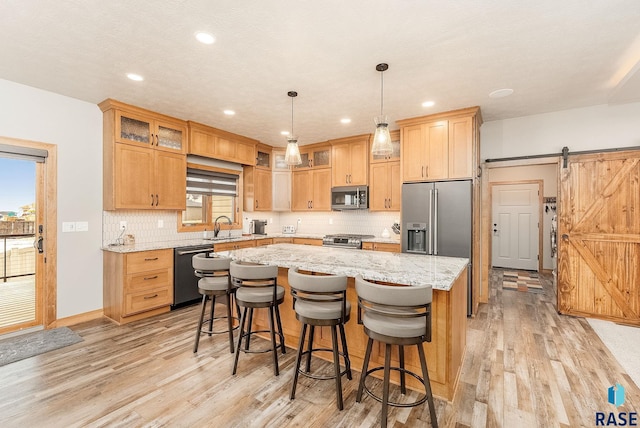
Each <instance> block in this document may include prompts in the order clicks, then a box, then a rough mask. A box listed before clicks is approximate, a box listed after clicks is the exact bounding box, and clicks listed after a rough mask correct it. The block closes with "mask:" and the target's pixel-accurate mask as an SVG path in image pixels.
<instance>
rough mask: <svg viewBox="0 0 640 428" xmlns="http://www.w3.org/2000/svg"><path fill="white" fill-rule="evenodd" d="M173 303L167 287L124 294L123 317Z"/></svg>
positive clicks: (171, 294) (170, 291) (170, 292)
mask: <svg viewBox="0 0 640 428" xmlns="http://www.w3.org/2000/svg"><path fill="white" fill-rule="evenodd" d="M171 303H173V292H172V290H171V289H170V288H169V287H160V288H156V289H152V290H148V291H141V292H136V293H126V294H125V295H124V311H123V315H124V316H126V315H132V314H135V313H138V312H144V311H148V310H151V309H155V308H159V307H162V306H169V305H170V304H171Z"/></svg>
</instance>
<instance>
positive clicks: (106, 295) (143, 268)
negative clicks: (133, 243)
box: [103, 249, 173, 324]
mask: <svg viewBox="0 0 640 428" xmlns="http://www.w3.org/2000/svg"><path fill="white" fill-rule="evenodd" d="M103 258H104V273H103V283H104V284H103V305H104V315H105V316H106V317H108V318H110V319H111V320H113V321H115V322H116V323H118V324H126V323H128V322H131V321H136V320H139V319H142V318H148V317H150V316H153V315H157V314H160V313H163V312H168V311H169V310H170V305H171V304H172V303H173V250H172V249H166V250H153V251H139V252H134V253H115V252H111V251H105V252H104V254H103Z"/></svg>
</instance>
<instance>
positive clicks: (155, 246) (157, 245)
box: [101, 233, 323, 253]
mask: <svg viewBox="0 0 640 428" xmlns="http://www.w3.org/2000/svg"><path fill="white" fill-rule="evenodd" d="M322 237H323V235H318V234H304V233H298V234H295V235H292V234H284V233H273V234H269V235H242V236H232V237H231V238H216V239H215V240H205V239H186V240H185V239H179V240H175V241H159V242H146V243H135V244H131V245H105V246H103V247H102V248H101V249H102V250H103V251H111V252H113V253H135V252H137V251H149V250H165V249H168V248H179V247H190V246H193V245H214V246H215V244H222V243H225V242H239V241H251V240H254V239H269V238H311V239H322ZM214 248H215V247H214Z"/></svg>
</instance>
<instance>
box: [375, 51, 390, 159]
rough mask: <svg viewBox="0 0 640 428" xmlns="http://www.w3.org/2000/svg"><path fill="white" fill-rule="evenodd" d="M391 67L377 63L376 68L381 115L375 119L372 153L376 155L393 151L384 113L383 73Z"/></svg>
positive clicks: (388, 153)
mask: <svg viewBox="0 0 640 428" xmlns="http://www.w3.org/2000/svg"><path fill="white" fill-rule="evenodd" d="M388 68H389V65H388V64H385V63H382V64H378V65H376V70H378V71H379V72H380V116H378V117H376V118H375V119H374V120H373V121H374V123H375V124H376V133H375V134H373V144H372V145H371V153H372V154H374V155H376V156H388V155H390V154H391V153H393V145H392V144H391V135H390V134H389V118H388V117H387V116H386V115H384V114H383V113H382V108H383V106H384V79H383V74H384V72H385V71H386V70H387V69H388Z"/></svg>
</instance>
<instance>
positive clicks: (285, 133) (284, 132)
mask: <svg viewBox="0 0 640 428" xmlns="http://www.w3.org/2000/svg"><path fill="white" fill-rule="evenodd" d="M280 134H282V135H289V131H282V132H280Z"/></svg>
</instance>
